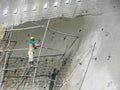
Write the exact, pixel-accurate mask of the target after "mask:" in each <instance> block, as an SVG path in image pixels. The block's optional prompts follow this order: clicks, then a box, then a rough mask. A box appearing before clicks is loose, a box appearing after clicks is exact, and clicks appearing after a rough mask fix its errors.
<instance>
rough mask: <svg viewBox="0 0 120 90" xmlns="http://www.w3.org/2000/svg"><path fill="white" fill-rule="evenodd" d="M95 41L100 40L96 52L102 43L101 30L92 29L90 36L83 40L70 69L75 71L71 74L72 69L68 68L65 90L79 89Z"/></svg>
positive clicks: (64, 83)
mask: <svg viewBox="0 0 120 90" xmlns="http://www.w3.org/2000/svg"><path fill="white" fill-rule="evenodd" d="M95 42H98V43H97V45H96V47H95V53H97V51H98V50H99V47H100V43H101V40H100V31H95V30H92V31H91V32H90V34H88V36H87V37H85V38H84V40H82V41H81V45H80V47H79V49H78V52H77V53H76V55H75V56H74V59H73V61H72V64H71V67H70V69H69V70H70V71H72V70H73V71H72V73H71V74H70V73H69V72H70V71H69V70H68V75H67V78H66V80H65V81H64V82H63V87H64V88H63V90H66V89H68V90H78V88H79V87H80V85H81V81H82V77H83V76H84V72H85V70H86V67H87V64H88V62H89V60H90V57H91V51H92V48H93V45H94V43H95ZM81 65H82V66H81ZM61 90H62V89H61Z"/></svg>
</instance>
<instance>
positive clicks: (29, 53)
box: [28, 37, 39, 65]
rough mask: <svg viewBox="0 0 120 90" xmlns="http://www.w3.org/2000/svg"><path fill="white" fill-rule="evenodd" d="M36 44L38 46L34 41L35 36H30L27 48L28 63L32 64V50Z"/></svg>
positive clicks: (33, 50)
mask: <svg viewBox="0 0 120 90" xmlns="http://www.w3.org/2000/svg"><path fill="white" fill-rule="evenodd" d="M37 46H39V45H38V44H37V43H36V42H35V38H34V37H30V40H29V50H28V62H29V64H30V65H33V61H34V60H33V57H34V55H33V54H34V52H35V49H36V48H37Z"/></svg>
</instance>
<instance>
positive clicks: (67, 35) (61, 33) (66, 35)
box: [49, 28, 78, 37]
mask: <svg viewBox="0 0 120 90" xmlns="http://www.w3.org/2000/svg"><path fill="white" fill-rule="evenodd" d="M49 30H50V31H53V32H56V33H59V34H62V35H66V36H70V37H78V36H75V35H71V34H68V33H64V32H61V31H57V30H55V29H52V28H49Z"/></svg>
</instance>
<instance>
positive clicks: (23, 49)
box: [0, 47, 63, 52]
mask: <svg viewBox="0 0 120 90" xmlns="http://www.w3.org/2000/svg"><path fill="white" fill-rule="evenodd" d="M43 48H44V49H48V50H54V51H60V52H63V51H61V50H58V49H54V48H47V47H43ZM28 49H29V48H19V49H7V50H0V52H10V51H25V50H28Z"/></svg>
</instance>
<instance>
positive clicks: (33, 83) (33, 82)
mask: <svg viewBox="0 0 120 90" xmlns="http://www.w3.org/2000/svg"><path fill="white" fill-rule="evenodd" d="M49 24H50V19H48V22H47V26H46V28H45V32H44V36H43V39H42V44H41V47H40V50H39V54H38V59H37V63H36V66H37V67H38V64H39V59H40V56H41V52H42V47H43V44H44V41H45V38H46V34H47V31H48V27H49ZM36 73H37V68H35V72H34V75H33V81H32V85H33V86H32V88H33V87H34V85H35V77H36Z"/></svg>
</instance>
